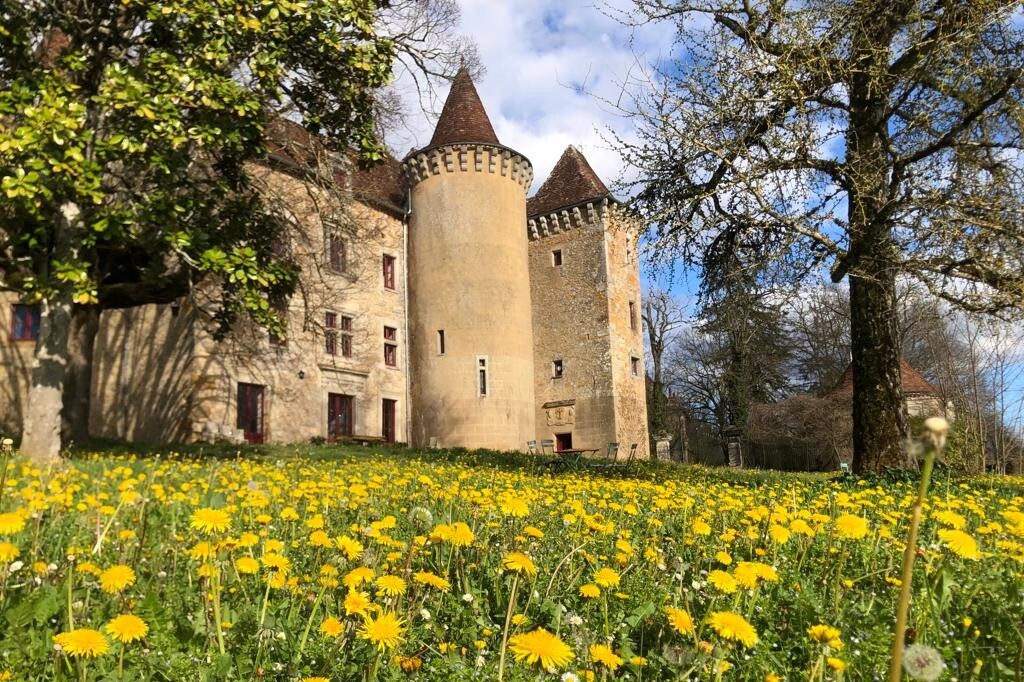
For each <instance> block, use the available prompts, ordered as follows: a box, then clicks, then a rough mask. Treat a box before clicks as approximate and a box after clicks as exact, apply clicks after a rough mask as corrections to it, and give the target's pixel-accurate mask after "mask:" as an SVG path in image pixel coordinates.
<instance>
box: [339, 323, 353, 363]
mask: <svg viewBox="0 0 1024 682" xmlns="http://www.w3.org/2000/svg"><path fill="white" fill-rule="evenodd" d="M341 356H342V357H345V358H350V357H352V318H351V317H348V316H347V315H342V316H341Z"/></svg>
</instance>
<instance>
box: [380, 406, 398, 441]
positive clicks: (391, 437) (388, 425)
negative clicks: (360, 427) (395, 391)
mask: <svg viewBox="0 0 1024 682" xmlns="http://www.w3.org/2000/svg"><path fill="white" fill-rule="evenodd" d="M395 402H396V401H394V400H388V399H387V398H385V399H384V402H383V406H382V407H383V409H382V410H381V412H382V418H381V429H380V435H382V436H383V437H384V442H385V443H394V442H395Z"/></svg>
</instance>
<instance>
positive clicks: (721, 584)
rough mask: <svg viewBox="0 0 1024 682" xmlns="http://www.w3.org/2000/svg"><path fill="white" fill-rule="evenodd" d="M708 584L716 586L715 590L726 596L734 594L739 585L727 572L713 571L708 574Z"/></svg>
mask: <svg viewBox="0 0 1024 682" xmlns="http://www.w3.org/2000/svg"><path fill="white" fill-rule="evenodd" d="M708 582H709V583H711V584H712V585H714V586H715V589H716V590H718V591H719V592H724V593H725V594H732V593H734V592H735V591H736V589H737V587H738V585H737V583H736V579H735V578H733V577H732V576H731V575H729V574H728V573H726V572H725V571H711V572H710V573H708Z"/></svg>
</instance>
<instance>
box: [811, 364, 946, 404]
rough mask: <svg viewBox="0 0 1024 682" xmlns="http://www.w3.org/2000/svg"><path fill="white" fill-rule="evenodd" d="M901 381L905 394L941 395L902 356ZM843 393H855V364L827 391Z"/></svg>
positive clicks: (848, 367) (837, 393)
mask: <svg viewBox="0 0 1024 682" xmlns="http://www.w3.org/2000/svg"><path fill="white" fill-rule="evenodd" d="M900 382H901V383H902V384H903V393H904V394H905V395H936V396H937V395H939V389H937V388H935V387H934V386H932V385H931V384H930V383H928V380H927V379H925V378H924V377H923V376H921V374H920V372H918V371H917V370H916V369H914V368H913V367H911V366H910V363H909V362H907V361H906V360H904V359H903V358H900ZM843 393H853V364H852V363H851V364H850V365H848V366H847V368H846V371H845V372H843V376H842V377H840V378H839V383H837V384H836V385H835V388H833V389H832V390H831V391H829V392H828V393H827V395H829V396H834V395H839V394H843Z"/></svg>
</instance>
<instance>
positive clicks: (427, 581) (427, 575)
mask: <svg viewBox="0 0 1024 682" xmlns="http://www.w3.org/2000/svg"><path fill="white" fill-rule="evenodd" d="M412 579H413V582H417V583H419V584H421V585H428V586H429V587H433V588H434V589H435V590H442V591H446V590H448V589H449V588H450V587H451V586H452V584H451V583H450V582H448V581H447V580H445V579H444V578H442V577H441V576H439V575H434V574H433V573H431V572H430V571H417V572H416V573H413V575H412Z"/></svg>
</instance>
